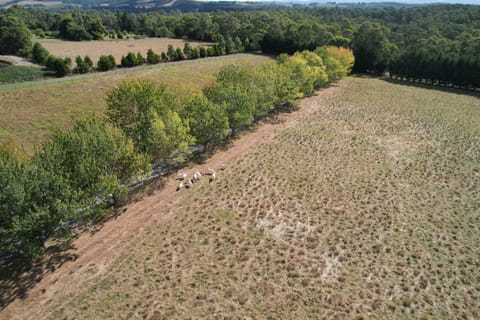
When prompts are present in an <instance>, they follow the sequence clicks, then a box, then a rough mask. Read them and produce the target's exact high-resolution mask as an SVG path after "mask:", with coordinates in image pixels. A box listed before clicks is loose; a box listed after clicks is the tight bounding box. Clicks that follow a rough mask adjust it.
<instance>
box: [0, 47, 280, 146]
mask: <svg viewBox="0 0 480 320" xmlns="http://www.w3.org/2000/svg"><path fill="white" fill-rule="evenodd" d="M271 60H272V59H271V58H270V57H267V56H260V55H251V54H243V55H235V56H224V57H220V58H218V59H199V60H192V61H186V62H185V63H181V64H160V65H158V67H154V68H151V69H147V70H136V71H135V70H132V71H131V72H127V73H121V74H110V75H104V74H101V73H99V74H98V76H96V77H94V78H89V79H79V80H74V81H67V82H62V83H56V84H43V85H42V84H40V85H38V86H35V87H29V88H24V89H12V90H8V91H0V141H12V142H14V143H16V144H17V145H19V146H22V147H23V148H25V149H26V150H27V151H32V150H33V147H34V145H39V144H40V143H42V142H44V141H45V139H46V138H47V136H48V134H49V130H50V129H51V128H52V127H60V128H62V129H68V128H69V127H70V126H71V125H72V123H73V122H74V121H75V120H76V119H78V118H82V117H85V116H88V115H91V114H94V113H97V114H100V113H103V112H104V111H105V97H106V93H107V91H108V90H110V89H112V88H114V87H115V86H116V85H117V84H118V83H119V82H120V81H123V80H126V79H153V80H155V81H158V82H159V83H165V84H168V85H169V86H171V87H172V88H173V90H175V91H176V92H177V94H178V95H182V94H184V93H185V92H190V91H199V90H201V89H202V88H203V87H204V86H205V85H207V84H209V83H213V81H215V75H216V73H218V71H220V69H221V68H222V67H223V66H225V65H229V64H246V65H252V66H259V65H261V64H262V63H265V62H267V61H271Z"/></svg>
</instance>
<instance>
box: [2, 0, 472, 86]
mask: <svg viewBox="0 0 480 320" xmlns="http://www.w3.org/2000/svg"><path fill="white" fill-rule="evenodd" d="M0 16H5V17H6V18H5V19H3V20H2V19H1V18H0V28H5V29H2V32H0V52H2V50H3V51H5V50H6V49H2V45H4V46H7V45H5V44H6V43H8V44H9V46H10V47H11V48H7V49H8V50H7V51H10V52H17V53H20V54H26V55H28V53H29V50H30V48H31V43H30V45H29V37H28V34H29V33H31V31H32V32H34V33H36V34H42V33H50V34H58V35H59V36H60V37H63V38H69V39H74V38H75V37H72V36H68V34H69V32H67V31H66V30H67V29H69V28H70V27H71V28H70V29H73V30H75V29H77V27H76V26H81V27H82V28H83V29H85V32H87V33H89V34H91V38H92V39H94V38H95V37H94V36H93V34H100V33H103V35H104V36H106V35H107V34H113V33H115V34H119V33H129V34H140V35H147V36H152V37H175V38H188V39H195V40H205V41H212V42H216V43H218V45H219V46H220V47H221V48H222V50H223V52H225V53H229V52H231V51H232V50H240V51H242V50H246V51H258V50H261V51H263V52H264V53H272V54H275V55H277V54H280V53H289V54H292V53H294V52H296V51H301V50H305V49H307V50H314V49H315V48H316V47H318V46H324V45H335V46H343V47H347V48H351V49H352V50H353V51H354V54H355V57H356V64H355V66H354V70H355V71H356V72H366V71H367V70H369V71H374V72H378V73H381V72H383V71H385V70H389V71H393V70H395V72H400V71H398V70H401V69H405V68H407V65H404V66H403V67H399V66H400V65H401V64H403V63H406V62H407V61H409V60H410V57H411V56H412V55H422V56H423V55H430V56H428V57H425V59H423V60H424V61H429V64H432V63H434V64H435V68H436V69H437V70H443V71H444V72H445V74H443V75H442V79H444V80H441V81H444V82H448V83H455V84H456V83H461V82H465V81H463V80H462V81H459V80H458V79H457V78H458V75H454V74H453V73H452V72H457V70H458V68H457V67H462V66H464V65H468V68H466V67H465V69H468V70H470V73H469V74H468V75H466V77H465V78H467V79H471V78H475V77H476V76H475V75H476V74H479V73H480V69H479V67H480V66H479V64H478V63H477V61H478V52H480V6H468V5H431V6H421V7H414V8H380V9H378V8H377V9H371V8H363V9H361V8H335V7H334V8H321V7H320V8H308V9H300V8H298V9H292V8H289V9H272V10H259V11H242V12H237V11H215V12H210V13H199V12H194V13H180V12H178V11H173V12H170V13H165V12H150V13H126V12H108V11H102V12H95V11H90V12H46V11H42V10H32V11H26V10H25V9H23V8H20V7H15V6H13V7H11V8H9V9H7V10H5V11H4V12H3V13H1V14H0ZM2 25H3V26H2ZM72 26H73V27H72ZM67 27H68V28H67ZM12 29H15V30H18V32H16V31H15V32H13V31H12ZM29 30H31V31H29ZM82 32H83V31H82ZM82 32H77V33H82ZM70 33H72V32H70ZM74 34H76V33H74ZM11 35H15V36H14V37H16V39H17V40H18V41H11V40H8V41H7V42H5V41H3V40H2V36H4V38H5V39H7V38H8V37H11ZM8 39H10V38H8ZM22 43H23V45H22ZM437 62H438V63H437ZM446 64H448V67H447V66H444V65H446ZM422 68H423V67H422ZM429 68H430V67H429ZM408 69H409V70H410V69H411V66H408ZM401 72H403V73H404V71H401ZM409 72H410V71H409ZM457 73H459V72H457ZM420 76H421V75H420ZM421 77H427V74H425V76H421ZM468 85H469V86H478V85H477V82H476V81H474V80H468Z"/></svg>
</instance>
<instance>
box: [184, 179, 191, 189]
mask: <svg viewBox="0 0 480 320" xmlns="http://www.w3.org/2000/svg"><path fill="white" fill-rule="evenodd" d="M192 186H193V181H192V179H188V182H187V184H186V185H185V188H186V189H190V187H192Z"/></svg>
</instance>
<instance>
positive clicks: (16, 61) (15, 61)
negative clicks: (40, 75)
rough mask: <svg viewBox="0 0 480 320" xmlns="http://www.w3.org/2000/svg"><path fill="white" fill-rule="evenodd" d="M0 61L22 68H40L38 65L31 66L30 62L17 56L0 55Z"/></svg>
mask: <svg viewBox="0 0 480 320" xmlns="http://www.w3.org/2000/svg"><path fill="white" fill-rule="evenodd" d="M0 61H6V62H8V63H10V64H11V65H12V66H24V67H38V68H41V66H39V65H38V64H33V63H31V62H30V61H28V60H26V59H25V58H22V57H17V56H2V55H0Z"/></svg>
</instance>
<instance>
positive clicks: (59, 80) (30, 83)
mask: <svg viewBox="0 0 480 320" xmlns="http://www.w3.org/2000/svg"><path fill="white" fill-rule="evenodd" d="M252 54H254V55H255V54H256V55H262V54H258V53H234V54H229V55H222V56H217V57H208V58H200V59H192V60H182V61H172V62H167V63H158V64H144V65H141V66H137V67H132V68H117V69H115V70H110V71H105V72H91V73H87V74H82V75H74V76H69V77H64V78H56V79H48V80H40V81H28V82H19V83H11V84H4V85H0V91H7V90H14V89H22V88H30V87H36V86H43V85H48V84H54V83H62V82H68V81H76V80H83V79H90V78H98V77H105V76H109V75H115V74H123V73H129V72H136V71H141V70H150V69H155V68H164V67H167V66H170V65H176V64H185V63H195V62H199V61H203V60H218V59H226V58H228V57H235V56H241V55H252Z"/></svg>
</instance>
